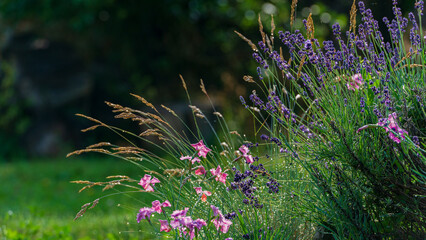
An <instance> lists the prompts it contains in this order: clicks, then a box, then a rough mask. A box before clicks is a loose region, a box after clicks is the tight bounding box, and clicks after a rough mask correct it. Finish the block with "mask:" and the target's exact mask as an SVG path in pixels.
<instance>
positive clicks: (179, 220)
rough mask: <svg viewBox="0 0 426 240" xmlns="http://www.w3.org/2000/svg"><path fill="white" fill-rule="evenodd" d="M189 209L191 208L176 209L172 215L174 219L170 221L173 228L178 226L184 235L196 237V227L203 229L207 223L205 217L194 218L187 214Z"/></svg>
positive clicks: (191, 237)
mask: <svg viewBox="0 0 426 240" xmlns="http://www.w3.org/2000/svg"><path fill="white" fill-rule="evenodd" d="M188 210H189V208H185V209H184V210H176V211H174V212H173V213H172V214H171V215H170V216H171V217H172V219H173V220H171V221H170V226H171V227H172V228H173V229H176V228H178V229H179V230H180V232H181V233H183V234H184V235H187V234H189V238H190V239H193V238H194V237H195V228H198V230H201V228H202V227H203V226H207V223H206V221H204V220H203V219H200V218H199V219H197V220H192V218H191V217H190V216H186V213H187V212H188Z"/></svg>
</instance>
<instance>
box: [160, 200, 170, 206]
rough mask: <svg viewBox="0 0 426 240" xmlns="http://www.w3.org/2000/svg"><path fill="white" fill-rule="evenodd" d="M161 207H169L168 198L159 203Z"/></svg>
mask: <svg viewBox="0 0 426 240" xmlns="http://www.w3.org/2000/svg"><path fill="white" fill-rule="evenodd" d="M161 206H162V207H171V206H172V204H170V202H169V200H166V201H164V202H163V204H161Z"/></svg>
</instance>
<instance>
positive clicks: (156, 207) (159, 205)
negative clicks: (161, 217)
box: [152, 200, 172, 213]
mask: <svg viewBox="0 0 426 240" xmlns="http://www.w3.org/2000/svg"><path fill="white" fill-rule="evenodd" d="M171 206H172V205H171V204H170V202H169V201H168V200H166V201H164V202H163V203H161V202H160V201H158V200H155V201H154V202H152V210H154V211H156V212H158V213H161V212H163V210H162V209H161V208H163V207H171Z"/></svg>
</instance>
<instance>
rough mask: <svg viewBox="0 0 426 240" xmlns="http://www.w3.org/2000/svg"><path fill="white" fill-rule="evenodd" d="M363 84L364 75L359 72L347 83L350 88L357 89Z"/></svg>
mask: <svg viewBox="0 0 426 240" xmlns="http://www.w3.org/2000/svg"><path fill="white" fill-rule="evenodd" d="M362 84H363V79H362V75H361V74H360V73H357V74H355V75H353V76H352V81H350V82H349V83H347V84H346V86H347V87H348V89H349V90H353V91H355V89H359V87H360V86H361V85H362Z"/></svg>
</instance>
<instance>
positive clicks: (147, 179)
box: [138, 174, 160, 192]
mask: <svg viewBox="0 0 426 240" xmlns="http://www.w3.org/2000/svg"><path fill="white" fill-rule="evenodd" d="M156 183H160V180H158V178H156V177H152V179H151V175H148V174H145V176H144V177H143V178H141V180H140V182H139V183H138V184H139V185H141V186H142V187H143V188H144V189H145V190H146V191H147V192H154V188H152V187H153V186H154V185H155V184H156ZM151 184H152V186H151Z"/></svg>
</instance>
